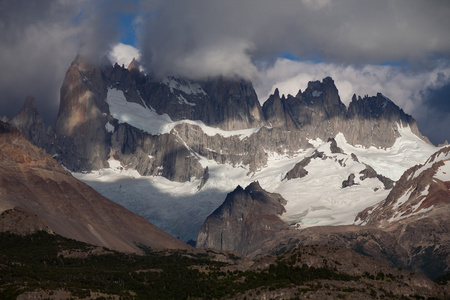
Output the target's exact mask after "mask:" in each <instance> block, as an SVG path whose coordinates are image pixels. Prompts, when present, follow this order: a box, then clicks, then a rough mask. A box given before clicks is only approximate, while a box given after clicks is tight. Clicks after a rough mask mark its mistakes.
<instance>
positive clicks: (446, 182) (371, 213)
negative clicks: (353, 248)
mask: <svg viewBox="0 0 450 300" xmlns="http://www.w3.org/2000/svg"><path fill="white" fill-rule="evenodd" d="M449 208H450V147H445V148H442V149H440V150H439V151H437V152H436V153H434V154H433V155H431V156H430V157H429V158H428V159H427V160H426V162H424V163H423V164H418V165H416V166H414V167H412V168H410V169H409V170H407V171H406V172H405V173H404V174H403V175H402V177H401V178H400V179H399V180H398V182H397V185H396V186H395V187H394V189H393V190H392V191H391V192H390V193H389V195H388V196H387V197H386V199H385V200H384V201H382V202H380V203H378V204H377V205H375V206H373V207H370V208H367V209H366V210H365V211H363V212H361V213H360V214H359V215H358V216H357V222H358V223H361V224H371V225H377V226H380V227H385V228H387V227H392V226H396V225H397V223H400V224H401V223H409V222H412V221H414V220H416V219H417V218H425V217H429V216H433V218H434V219H435V220H436V219H437V217H436V213H439V214H442V213H445V216H446V217H445V219H447V220H448V217H450V209H449Z"/></svg>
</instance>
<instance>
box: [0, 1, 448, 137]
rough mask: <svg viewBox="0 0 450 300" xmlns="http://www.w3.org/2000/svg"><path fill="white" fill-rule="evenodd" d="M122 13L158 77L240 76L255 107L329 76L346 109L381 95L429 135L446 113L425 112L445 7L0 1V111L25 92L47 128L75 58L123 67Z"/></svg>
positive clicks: (14, 108)
mask: <svg viewBox="0 0 450 300" xmlns="http://www.w3.org/2000/svg"><path fill="white" fill-rule="evenodd" d="M124 14H126V15H127V16H130V15H134V16H135V18H134V20H133V21H132V22H131V24H132V27H133V29H136V30H137V31H138V32H137V44H136V45H134V46H136V47H137V48H138V49H139V53H138V54H140V63H141V65H142V66H143V67H144V69H145V70H146V71H147V72H148V73H149V74H151V75H153V76H156V77H162V76H165V75H179V76H183V77H188V78H193V79H199V78H204V77H208V76H218V75H221V76H230V77H234V76H239V77H245V78H248V79H251V80H252V81H253V82H254V84H255V87H256V89H257V92H258V95H259V96H260V97H261V99H262V101H264V100H265V99H266V98H267V95H268V94H269V93H270V92H271V91H272V90H273V89H274V87H275V86H277V87H279V88H280V90H281V91H282V92H284V93H293V94H295V93H296V92H297V91H298V89H300V88H302V89H304V88H305V87H306V83H307V81H309V80H321V79H322V78H323V77H325V76H332V77H333V78H334V79H335V82H336V84H337V87H338V89H339V90H340V94H341V97H342V100H343V101H344V102H345V103H348V101H349V99H350V97H351V95H352V94H353V93H356V94H361V95H365V94H369V95H373V94H375V93H376V92H382V93H383V94H385V95H386V96H388V97H390V98H391V99H392V100H393V101H395V102H396V103H398V104H399V105H400V106H401V107H402V108H403V109H404V110H405V111H407V112H409V113H411V114H413V115H414V116H415V117H416V118H417V119H418V120H422V121H421V122H422V123H423V124H429V125H426V126H425V125H424V126H425V127H427V126H429V128H430V130H431V128H433V126H432V122H426V120H429V119H430V118H429V117H428V119H427V117H426V116H425V112H428V113H437V112H439V113H440V115H441V116H442V120H444V118H447V117H446V116H447V115H448V114H449V112H450V108H449V107H448V106H440V107H441V109H439V110H438V111H437V112H436V111H435V110H433V109H434V107H438V106H439V105H440V103H442V102H445V101H444V100H442V99H448V96H447V94H446V93H445V92H449V93H450V91H449V90H447V89H445V87H446V84H448V82H449V81H450V80H449V75H448V66H449V65H450V64H449V62H450V38H448V28H450V18H448V16H449V15H450V5H448V1H446V0H434V1H425V0H397V1H387V0H386V1H385V0H381V1H371V0H317V1H313V0H281V1H276V2H275V1H269V0H244V1H241V0H239V1H238V0H229V1H210V0H190V1H184V0H171V1H165V0H130V1H119V0H111V1H107V0H94V1H90V0H74V1H67V0H40V1H33V0H15V1H9V0H0V36H1V37H2V43H0V65H1V66H2V68H3V70H2V72H0V88H1V91H2V93H0V112H1V113H0V115H14V114H15V113H17V112H18V110H19V109H20V107H21V105H22V103H23V101H24V99H25V97H26V96H27V95H33V96H34V97H35V98H36V100H37V104H38V108H39V110H40V112H41V114H43V116H44V120H45V121H46V123H47V124H52V123H54V120H55V118H56V114H57V110H58V104H59V89H60V86H61V83H62V80H63V78H64V73H65V72H66V70H67V68H68V67H69V65H70V63H71V61H72V60H73V59H74V58H75V56H76V54H77V53H82V54H83V55H84V56H87V57H88V58H89V59H91V60H93V61H95V60H98V59H100V58H101V57H103V56H104V55H106V54H108V53H109V57H112V58H113V59H114V58H116V59H117V58H118V57H124V60H123V61H121V62H119V63H121V64H125V65H127V64H128V63H129V61H127V60H130V59H129V58H130V56H135V55H136V53H137V50H136V49H135V48H133V47H131V48H130V47H129V46H127V45H123V44H119V45H118V46H116V47H114V45H117V44H118V42H119V41H120V38H121V36H120V35H121V34H123V33H124V32H127V30H124V29H123V28H120V24H121V21H120V20H121V16H122V17H123V16H124ZM111 49H113V50H112V51H111ZM120 51H121V52H120ZM133 51H134V54H133ZM127 55H128V56H127ZM283 57H290V58H295V59H296V60H297V61H292V60H286V59H283ZM441 90H442V91H444V92H441ZM445 97H447V98H445ZM436 99H437V100H436ZM443 111H444V112H446V113H447V115H446V116H445V117H444V116H443V115H442V112H443ZM422 116H423V117H422ZM447 119H448V118H447ZM419 125H420V123H419ZM434 126H435V127H436V128H437V126H439V124H435V125H434ZM421 129H422V128H421ZM435 131H437V130H435ZM448 138H449V139H450V136H449V137H448Z"/></svg>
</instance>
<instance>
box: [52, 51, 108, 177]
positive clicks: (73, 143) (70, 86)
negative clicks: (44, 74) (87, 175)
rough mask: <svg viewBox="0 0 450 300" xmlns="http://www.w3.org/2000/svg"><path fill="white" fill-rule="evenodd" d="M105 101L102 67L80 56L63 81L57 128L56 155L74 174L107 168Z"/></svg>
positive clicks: (106, 109)
mask: <svg viewBox="0 0 450 300" xmlns="http://www.w3.org/2000/svg"><path fill="white" fill-rule="evenodd" d="M105 98H106V82H105V81H104V79H103V76H102V70H101V68H100V67H96V66H92V65H90V64H89V63H87V62H86V61H85V60H84V59H83V58H82V57H79V56H78V57H77V58H76V59H75V61H74V62H73V63H72V65H71V66H70V67H69V69H68V70H67V73H66V76H65V78H64V82H63V84H62V87H61V97H60V99H61V100H60V106H59V113H58V118H57V120H56V125H55V133H56V135H57V139H56V143H57V149H56V150H55V151H56V154H58V155H59V156H60V157H59V159H60V161H61V162H62V163H63V164H64V166H66V167H67V168H68V169H70V170H72V171H82V170H85V171H90V170H93V169H99V168H104V167H107V166H108V163H107V159H108V154H109V140H108V137H107V134H108V133H107V130H106V129H105V125H106V122H107V119H106V117H105V115H106V114H107V112H108V107H107V105H106V103H105V101H104V100H105Z"/></svg>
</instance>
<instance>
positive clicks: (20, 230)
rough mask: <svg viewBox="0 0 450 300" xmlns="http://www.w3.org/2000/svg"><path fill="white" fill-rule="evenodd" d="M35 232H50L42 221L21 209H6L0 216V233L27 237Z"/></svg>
mask: <svg viewBox="0 0 450 300" xmlns="http://www.w3.org/2000/svg"><path fill="white" fill-rule="evenodd" d="M37 231H47V232H51V231H50V230H49V229H48V226H47V224H46V223H45V221H44V220H42V219H41V218H39V216H37V215H35V214H33V213H31V212H29V211H27V210H25V209H23V208H21V207H15V208H12V209H7V210H5V211H3V212H2V213H1V215H0V232H10V233H14V234H19V235H27V234H32V233H35V232H37Z"/></svg>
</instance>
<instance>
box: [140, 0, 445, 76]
mask: <svg viewBox="0 0 450 300" xmlns="http://www.w3.org/2000/svg"><path fill="white" fill-rule="evenodd" d="M144 11H146V13H147V14H146V15H145V16H144V19H145V22H144V26H143V32H142V34H141V43H140V48H141V51H142V55H143V58H142V59H143V60H144V63H145V65H146V67H147V69H148V70H152V71H153V72H155V73H162V74H165V73H181V74H183V75H184V74H191V76H195V75H197V74H198V73H199V74H198V75H200V76H203V75H204V74H205V73H211V74H212V75H215V73H218V69H219V70H220V69H221V68H217V67H216V66H215V64H216V63H220V61H219V62H218V61H217V59H222V60H226V59H225V58H223V57H230V58H231V60H230V61H228V62H227V63H228V65H232V67H229V68H228V69H226V70H223V72H222V73H225V74H227V73H231V75H233V73H240V72H244V75H251V74H252V72H248V69H249V68H251V66H253V65H255V64H258V63H260V62H261V61H270V60H272V59H273V58H274V57H275V56H277V55H280V54H282V53H286V52H288V53H291V54H292V55H294V56H296V57H299V58H301V59H305V58H315V59H320V60H328V61H333V62H339V63H347V64H359V63H363V64H365V63H384V62H403V63H408V64H412V65H414V66H416V67H424V66H427V65H428V64H429V59H430V58H432V57H435V56H436V55H437V56H439V57H446V58H448V57H449V53H450V39H449V38H446V37H447V31H448V28H450V18H448V16H449V15H450V5H448V2H447V1H419V0H403V1H368V0H365V1H360V0H355V1H350V0H349V1H336V0H333V1H331V0H320V1H312V0H302V1H298V0H295V1H294V0H292V1H290V0H285V1H264V0H262V1H261V0H247V1H220V2H219V1H202V0H192V1H182V0H178V1H175V0H174V1H148V2H146V3H145V6H144ZM211 57H214V58H216V60H214V59H210V58H211ZM202 58H204V59H203V60H202ZM224 64H225V62H224Z"/></svg>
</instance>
